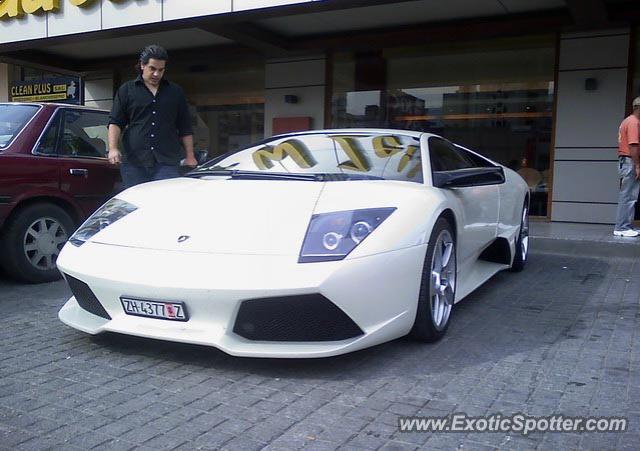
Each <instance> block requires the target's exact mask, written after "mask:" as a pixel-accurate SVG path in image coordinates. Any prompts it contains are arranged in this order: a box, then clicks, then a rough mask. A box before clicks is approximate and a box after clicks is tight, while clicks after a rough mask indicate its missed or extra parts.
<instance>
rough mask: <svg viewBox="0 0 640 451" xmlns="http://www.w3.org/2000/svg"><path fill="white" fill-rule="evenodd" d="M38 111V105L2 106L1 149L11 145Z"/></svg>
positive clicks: (0, 125)
mask: <svg viewBox="0 0 640 451" xmlns="http://www.w3.org/2000/svg"><path fill="white" fill-rule="evenodd" d="M36 111H38V106H37V105H10V104H4V105H0V148H4V147H7V146H8V145H9V143H10V142H11V140H13V138H14V137H15V136H16V135H17V134H18V133H19V132H20V130H22V128H23V127H24V126H25V124H26V123H27V122H29V119H31V118H32V117H33V115H34V114H36Z"/></svg>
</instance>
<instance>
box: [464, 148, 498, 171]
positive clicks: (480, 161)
mask: <svg viewBox="0 0 640 451" xmlns="http://www.w3.org/2000/svg"><path fill="white" fill-rule="evenodd" d="M456 149H457V150H458V151H459V152H460V153H462V155H464V156H465V158H467V159H468V160H469V161H471V163H472V164H473V166H474V167H477V168H493V167H495V164H491V162H489V161H487V160H485V159H484V158H481V157H479V156H478V155H476V154H474V153H472V152H469V151H468V150H466V149H463V148H461V147H460V146H456Z"/></svg>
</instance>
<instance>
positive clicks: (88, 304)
mask: <svg viewBox="0 0 640 451" xmlns="http://www.w3.org/2000/svg"><path fill="white" fill-rule="evenodd" d="M64 277H65V279H66V280H67V284H69V288H71V292H72V293H73V295H74V296H75V298H76V301H78V304H79V305H80V307H82V308H83V309H85V310H86V311H87V312H89V313H93V314H94V315H97V316H99V317H101V318H104V319H111V317H110V316H109V314H108V313H107V311H106V310H105V309H104V307H103V306H102V304H100V301H98V298H96V295H95V294H93V291H91V288H89V285H87V284H86V283H84V282H83V281H81V280H78V279H76V278H75V277H71V276H70V275H69V274H65V275H64Z"/></svg>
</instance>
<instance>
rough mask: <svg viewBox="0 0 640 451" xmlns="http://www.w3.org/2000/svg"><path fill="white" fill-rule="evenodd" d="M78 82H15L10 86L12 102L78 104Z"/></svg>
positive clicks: (63, 79)
mask: <svg viewBox="0 0 640 451" xmlns="http://www.w3.org/2000/svg"><path fill="white" fill-rule="evenodd" d="M80 84H81V83H80V80H79V79H78V78H75V77H52V78H49V79H44V80H38V81H16V82H14V83H13V84H12V86H11V101H12V102H53V101H58V102H64V103H72V104H78V103H80V95H79V93H80V89H81V86H80Z"/></svg>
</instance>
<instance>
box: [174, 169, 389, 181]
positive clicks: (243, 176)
mask: <svg viewBox="0 0 640 451" xmlns="http://www.w3.org/2000/svg"><path fill="white" fill-rule="evenodd" d="M202 176H225V177H230V178H231V179H233V180H301V181H309V182H342V181H350V180H384V178H383V177H378V176H375V175H366V174H340V173H321V174H305V173H295V172H294V173H291V172H258V171H242V170H239V169H233V170H229V169H204V168H203V169H195V170H193V171H191V172H189V173H187V174H185V177H202Z"/></svg>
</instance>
